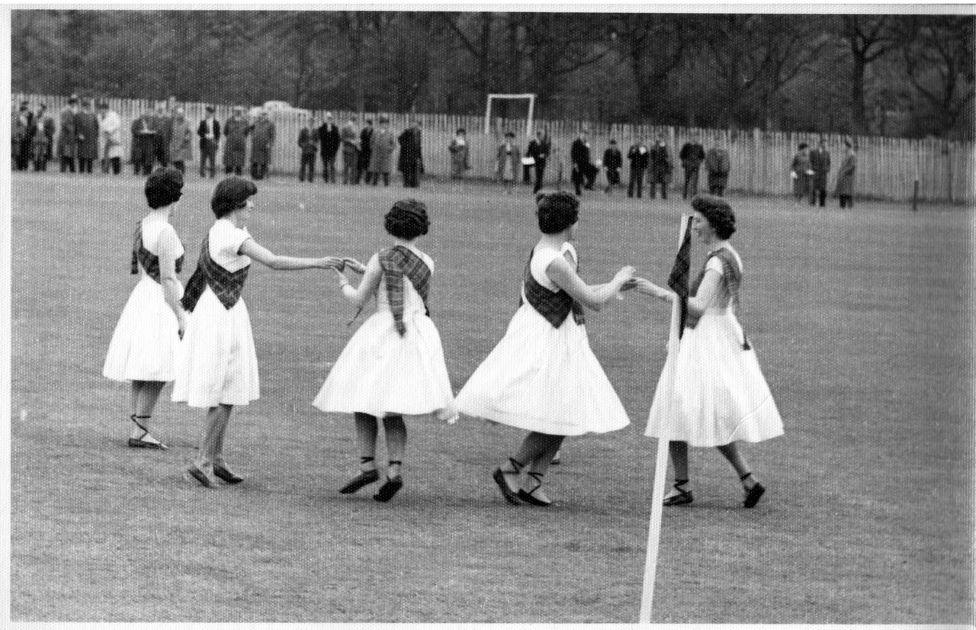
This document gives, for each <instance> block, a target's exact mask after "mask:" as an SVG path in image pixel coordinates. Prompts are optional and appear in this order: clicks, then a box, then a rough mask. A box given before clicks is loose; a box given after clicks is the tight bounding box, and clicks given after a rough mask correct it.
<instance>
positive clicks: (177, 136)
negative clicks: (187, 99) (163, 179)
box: [169, 107, 193, 173]
mask: <svg viewBox="0 0 976 630" xmlns="http://www.w3.org/2000/svg"><path fill="white" fill-rule="evenodd" d="M169 159H170V163H172V165H173V166H175V167H176V169H177V170H179V172H180V173H185V172H186V163H187V162H189V161H191V160H192V159H193V131H192V130H190V123H189V121H188V120H187V119H186V115H185V113H184V111H183V108H182V107H177V108H176V109H175V110H174V111H173V127H172V130H171V137H170V141H169Z"/></svg>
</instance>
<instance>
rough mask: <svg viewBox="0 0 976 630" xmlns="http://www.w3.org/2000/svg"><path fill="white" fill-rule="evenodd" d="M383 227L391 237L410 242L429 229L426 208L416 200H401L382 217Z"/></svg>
mask: <svg viewBox="0 0 976 630" xmlns="http://www.w3.org/2000/svg"><path fill="white" fill-rule="evenodd" d="M383 226H384V227H385V228H386V231H387V232H389V233H390V234H391V235H393V236H395V237H397V238H402V239H404V240H407V241H412V240H413V239H415V238H417V237H418V236H421V235H423V234H426V233H427V230H428V229H429V228H430V220H429V219H428V218H427V206H426V205H424V202H422V201H417V200H416V199H401V200H400V201H398V202H396V203H395V204H393V207H392V208H390V211H389V212H387V213H386V216H384V217H383Z"/></svg>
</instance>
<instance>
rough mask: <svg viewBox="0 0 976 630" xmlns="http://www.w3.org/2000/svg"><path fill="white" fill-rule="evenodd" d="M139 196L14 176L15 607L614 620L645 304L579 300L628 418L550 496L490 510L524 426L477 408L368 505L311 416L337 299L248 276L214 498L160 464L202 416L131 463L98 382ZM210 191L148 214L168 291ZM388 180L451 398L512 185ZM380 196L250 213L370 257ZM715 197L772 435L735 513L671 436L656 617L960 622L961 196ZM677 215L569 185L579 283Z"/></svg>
mask: <svg viewBox="0 0 976 630" xmlns="http://www.w3.org/2000/svg"><path fill="white" fill-rule="evenodd" d="M141 184H142V181H141V180H138V179H136V178H134V177H132V176H129V175H127V176H123V177H119V178H111V177H105V176H100V175H99V176H95V177H94V178H83V177H81V176H65V177H62V176H58V175H55V174H47V175H46V176H37V175H34V174H27V175H23V174H17V173H15V174H14V175H13V181H12V189H13V192H12V228H13V236H12V258H13V263H12V265H13V269H12V296H11V297H12V314H11V317H12V344H11V346H12V357H11V360H12V375H13V376H12V383H11V400H12V409H11V418H12V420H11V423H12V426H11V437H12V444H11V468H12V479H11V491H12V494H11V529H12V531H11V549H12V556H11V589H12V592H11V617H12V619H13V620H15V621H91V622H95V621H127V622H138V621H168V622H175V621H186V622H204V621H228V622H255V621H267V622H270V621H275V622H298V621H305V622H428V621H431V622H560V623H565V622H624V623H630V622H635V621H636V620H637V614H638V608H639V604H640V592H641V577H642V573H643V566H644V559H645V544H646V537H647V524H648V517H649V514H650V495H651V487H652V482H653V479H652V471H653V469H654V462H653V457H654V453H655V449H656V444H655V442H654V440H651V439H648V438H645V437H643V430H644V424H645V421H646V414H647V411H648V408H649V406H650V403H651V397H652V395H653V390H654V386H655V384H656V382H657V377H658V374H659V372H660V369H661V367H662V365H663V363H664V344H665V336H666V331H667V316H668V314H667V311H666V309H665V308H664V307H663V306H662V305H661V304H660V303H658V302H655V301H652V300H651V299H650V298H646V297H639V296H628V297H627V299H625V300H624V301H623V302H616V301H615V302H614V303H612V304H611V306H610V307H609V308H608V309H606V310H604V311H602V312H600V313H595V314H591V315H589V316H588V320H587V327H588V329H589V334H590V339H591V344H592V346H593V349H594V352H595V353H596V355H597V357H598V358H599V359H600V360H601V362H602V363H603V365H604V368H605V369H606V371H607V374H608V375H609V377H610V380H611V381H612V382H613V383H614V386H615V387H616V389H617V392H618V394H619V395H620V397H621V399H622V400H623V402H624V405H625V407H626V409H627V411H628V412H629V414H630V417H631V421H632V425H631V426H630V427H628V428H627V429H624V430H622V431H618V432H615V433H611V434H607V435H600V436H584V437H581V438H574V439H570V440H568V441H567V443H566V445H565V447H564V449H563V464H562V465H561V466H558V467H556V468H554V469H553V470H552V473H551V474H550V476H549V477H550V479H549V485H548V492H549V494H550V496H552V497H553V498H555V499H556V500H557V504H556V505H554V506H553V507H552V508H550V509H548V510H542V509H538V508H532V507H528V506H520V507H510V506H508V505H507V504H505V503H504V501H503V500H502V499H501V497H500V496H499V494H498V492H497V489H495V488H494V486H493V484H492V482H491V478H490V471H491V470H492V468H494V466H496V465H497V464H498V463H499V462H500V461H502V460H503V458H504V457H505V456H507V455H508V454H510V453H512V452H513V451H514V449H515V447H516V446H517V444H518V442H519V440H520V439H521V437H522V433H521V432H519V431H517V430H514V429H510V428H507V427H503V426H497V425H491V424H488V423H484V422H482V421H478V420H472V419H470V418H462V419H461V421H460V422H459V423H457V424H455V425H444V424H435V423H412V424H410V426H409V443H408V447H407V458H406V464H405V468H404V478H405V482H406V485H405V487H404V489H403V491H401V493H400V494H399V495H398V496H397V497H396V498H395V499H394V500H393V501H392V502H390V503H389V504H379V503H376V502H374V501H373V500H372V499H371V498H370V496H371V492H370V491H366V492H362V493H361V494H360V495H354V496H352V497H344V496H340V495H339V494H338V492H337V488H338V487H339V486H340V485H341V484H342V483H343V482H344V481H345V480H346V479H347V477H348V476H350V475H351V474H352V473H353V472H354V471H355V468H356V465H357V461H358V459H357V452H356V448H355V445H354V434H353V427H352V421H351V419H350V418H349V417H347V416H342V415H338V414H333V415H329V414H322V413H320V412H318V411H317V410H315V409H314V408H312V407H311V400H312V398H313V396H314V395H315V393H316V392H317V391H318V388H319V386H320V385H321V383H322V381H323V380H324V379H325V376H326V373H327V370H328V366H329V365H330V362H331V361H333V360H334V359H335V357H336V356H337V355H338V353H339V351H340V350H341V348H342V346H343V344H344V343H345V341H346V340H347V339H348V338H349V336H350V335H351V333H352V331H353V330H354V326H353V327H351V328H350V327H347V326H346V322H347V321H348V320H349V318H350V317H351V316H352V309H351V307H349V306H348V304H346V303H345V302H344V301H342V300H341V298H340V294H339V292H338V290H337V289H336V282H335V280H334V277H333V276H332V275H331V272H329V273H325V272H315V271H303V272H293V273H286V272H273V271H270V270H268V269H266V268H263V267H260V266H256V268H255V269H254V270H253V271H252V273H251V276H250V278H249V279H248V284H247V286H246V288H245V293H244V297H245V300H246V301H247V303H248V307H249V309H250V311H251V318H252V323H253V326H254V334H255V340H256V343H257V352H258V360H259V363H260V366H261V379H262V383H261V391H262V396H261V399H260V400H258V401H256V402H255V403H254V404H252V405H250V406H248V407H242V408H238V409H235V411H234V416H233V418H232V421H231V426H230V429H229V431H228V438H227V457H228V461H229V462H230V464H231V465H232V466H234V468H235V469H236V470H238V471H239V472H241V473H242V474H244V476H245V477H246V478H247V480H246V481H245V482H244V483H243V484H242V485H241V486H238V487H233V488H230V487H224V488H221V489H219V490H216V491H207V490H204V489H202V488H200V487H199V486H196V485H191V484H190V483H188V482H187V481H185V480H184V479H183V478H182V471H183V469H184V468H185V464H186V463H187V462H188V461H189V460H190V459H191V457H192V456H193V453H194V448H195V445H196V443H197V441H198V439H199V437H200V434H201V432H202V425H203V422H202V413H201V412H200V411H199V410H193V409H189V408H187V407H186V406H176V405H174V404H173V403H170V402H169V398H168V397H169V393H170V387H167V388H166V389H165V390H164V394H163V397H162V398H161V400H160V403H159V405H158V407H157V411H156V415H155V418H154V422H153V426H154V427H155V431H154V432H155V433H156V434H157V435H158V436H159V437H160V438H162V439H163V440H164V441H167V442H168V443H169V444H170V445H171V449H170V450H169V451H167V452H164V453H159V452H140V451H134V450H130V449H127V448H126V447H125V438H126V437H128V432H129V425H128V420H127V416H128V407H129V402H128V387H127V386H126V385H123V384H120V383H114V382H111V381H108V380H106V379H104V378H102V377H101V375H100V374H101V366H102V361H103V360H104V356H105V351H106V349H107V345H108V341H109V338H110V336H111V333H112V329H113V327H114V325H115V322H116V320H117V318H118V315H119V313H120V312H121V308H122V305H123V304H124V302H125V300H126V298H127V295H128V292H129V291H130V290H131V288H132V286H133V284H134V278H133V277H132V276H130V275H129V269H128V267H129V251H128V248H129V246H130V242H131V241H130V239H131V234H132V230H133V229H134V227H135V224H136V222H137V221H138V219H139V218H140V217H141V216H142V214H143V211H144V208H145V201H144V197H143V196H142V188H141ZM211 191H212V182H210V181H200V180H198V179H197V178H196V176H195V175H191V176H190V177H189V181H188V184H187V187H186V189H185V192H184V197H183V200H182V202H181V205H180V207H179V209H178V211H177V214H176V215H175V216H174V219H173V223H174V225H175V226H176V228H177V231H178V232H179V234H180V235H181V237H182V238H183V240H184V243H185V245H186V248H187V262H188V265H187V270H186V271H184V274H183V278H184V280H185V279H186V278H188V277H189V273H190V271H192V269H193V267H194V265H195V260H196V255H197V252H198V250H199V243H200V240H201V239H202V237H203V234H204V232H205V230H206V228H207V227H208V226H209V224H210V223H211V221H212V214H211V213H210V210H209V196H210V193H211ZM409 194H410V195H412V196H417V197H419V198H421V199H423V200H424V201H426V202H427V204H428V207H429V209H430V211H431V217H432V221H433V225H432V230H431V233H430V234H429V235H428V236H427V237H425V238H424V239H423V240H422V241H421V242H420V243H419V244H420V246H421V247H422V248H424V249H425V250H426V251H428V252H430V253H431V255H432V256H433V257H434V258H435V260H436V261H437V269H436V272H435V275H434V284H433V289H432V294H431V312H432V317H433V318H434V320H435V322H436V323H437V325H438V327H439V329H440V332H441V336H442V338H443V340H444V347H445V352H446V358H447V363H448V369H449V371H450V374H451V378H452V382H453V384H454V387H455V390H457V389H459V388H460V387H461V385H462V384H463V383H464V381H465V379H466V378H467V377H468V375H469V374H470V373H471V372H472V371H473V370H474V369H475V367H476V366H477V365H478V363H479V362H480V360H481V359H482V358H484V356H485V355H486V354H487V353H488V352H489V350H490V349H491V348H492V347H493V345H494V344H495V342H497V340H498V339H499V338H500V336H501V335H502V333H503V332H504V329H505V326H506V324H507V321H508V319H509V317H510V316H511V314H512V313H513V311H514V308H515V304H516V299H517V293H518V283H519V279H520V277H521V271H522V267H523V265H524V263H525V259H526V257H527V255H528V252H529V249H530V247H531V246H532V244H533V243H534V240H535V238H536V234H537V232H536V227H535V221H534V215H533V203H532V196H531V195H530V194H529V192H528V191H527V190H526V189H520V191H519V193H518V194H517V195H514V196H513V195H506V194H505V193H504V191H503V190H501V189H499V188H496V187H492V186H485V185H481V184H474V183H472V184H467V185H465V186H464V187H457V186H454V185H451V184H448V183H444V182H425V183H424V184H423V188H421V189H420V190H417V191H411V192H410V193H409ZM401 196H407V192H406V191H405V190H404V189H402V188H399V187H397V186H391V187H390V188H383V187H379V188H372V187H355V188H354V187H338V186H332V185H325V184H322V183H318V182H317V183H315V184H312V185H310V184H302V185H299V184H298V183H297V182H293V181H292V180H287V181H286V180H284V179H273V180H271V181H268V182H261V183H259V193H258V196H257V197H256V203H257V210H256V212H255V213H254V214H253V217H252V221H251V224H250V230H251V232H252V234H254V235H255V237H256V238H257V240H258V241H259V242H261V243H262V244H264V245H266V246H268V247H270V248H271V249H272V250H273V251H275V252H277V253H287V254H295V255H326V254H329V255H349V256H355V257H357V258H360V259H363V260H365V259H366V258H367V257H368V256H369V254H370V253H372V252H373V251H375V250H376V249H378V248H379V247H381V246H382V245H383V244H384V243H385V242H386V238H385V235H384V233H383V230H382V220H381V217H382V214H383V213H384V212H385V210H386V209H387V208H388V207H389V206H390V204H391V201H392V200H394V199H396V198H398V197H401ZM732 200H733V203H734V207H735V209H736V213H737V216H738V219H739V232H738V233H737V234H736V235H735V237H734V241H735V243H736V246H737V248H738V250H739V251H740V253H741V254H742V256H743V258H744V262H745V279H744V285H743V295H742V298H743V304H742V310H741V313H740V318H741V320H742V322H743V325H744V327H745V329H746V331H747V332H748V334H749V337H750V339H751V340H752V342H753V345H754V347H755V348H756V351H757V353H758V356H759V360H760V363H761V365H762V366H763V370H764V372H765V375H766V378H767V380H768V382H769V384H770V387H771V389H772V391H773V394H774V396H775V397H776V400H777V404H778V406H779V409H780V411H781V413H782V415H783V418H784V423H785V426H786V434H785V436H783V437H780V438H777V439H775V440H771V441H769V442H765V443H762V444H760V445H756V446H747V447H746V448H745V450H746V453H747V455H748V456H749V457H750V459H751V460H752V463H753V465H754V466H755V467H756V469H757V470H758V472H759V473H761V475H762V477H763V479H764V481H765V483H766V485H767V487H768V488H769V490H768V493H767V495H766V497H765V498H764V499H763V501H762V502H761V503H760V504H759V506H758V507H757V508H756V509H755V510H743V509H742V508H741V507H740V501H741V496H740V490H739V487H738V483H737V480H736V479H735V477H734V475H733V473H732V471H731V469H730V468H729V467H728V466H727V464H726V463H725V462H724V460H722V459H721V458H720V456H719V455H718V454H717V453H716V452H715V451H714V450H701V449H695V450H693V451H692V473H693V475H694V478H695V484H696V490H695V493H696V497H697V500H696V502H695V503H694V504H693V506H690V507H688V508H673V509H668V510H666V511H665V513H664V519H663V530H662V538H661V555H660V559H659V567H658V581H657V588H656V591H655V600H654V603H655V607H654V621H655V622H660V623H737V624H738V623H813V624H825V623H844V624H848V623H858V624H862V623H885V624H916V623H952V624H964V623H972V622H973V604H972V593H973V555H972V550H973V545H972V542H973V526H974V514H973V507H974V506H973V491H974V486H973V453H974V449H973V445H974V431H973V366H972V352H973V344H972V341H973V340H972V314H973V299H972V289H973V284H972V263H973V261H972V254H971V251H972V242H971V239H972V222H973V215H972V212H971V210H970V209H967V208H960V207H923V208H921V209H920V211H919V212H917V213H912V212H911V210H910V208H907V207H903V206H894V205H890V204H880V203H863V204H859V205H858V206H856V207H855V209H854V210H853V211H841V210H839V209H838V208H837V207H836V206H833V207H829V208H827V209H823V210H821V209H813V208H810V207H809V206H807V205H805V204H804V205H794V204H793V202H792V200H787V199H759V198H741V197H735V196H733V198H732ZM300 204H304V206H305V209H302V208H301V206H300ZM683 208H684V206H683V205H682V202H681V201H680V199H678V200H674V199H671V200H668V201H667V202H664V201H661V200H657V201H649V200H647V199H644V200H631V199H627V198H626V197H625V196H624V195H622V194H617V195H614V196H611V197H607V196H605V195H603V194H602V193H589V194H588V195H587V196H585V197H584V200H583V206H582V214H581V223H580V229H579V243H578V247H579V251H580V255H581V264H582V270H583V275H584V277H585V278H587V279H589V280H591V281H600V280H605V279H609V277H610V276H611V274H612V273H613V272H614V271H615V270H616V269H617V268H618V267H619V266H620V265H623V264H633V265H635V266H637V268H638V271H639V272H640V273H642V274H643V275H646V276H648V277H651V278H654V279H657V280H658V281H661V282H663V281H664V279H665V278H666V275H667V272H668V270H669V269H670V264H671V260H672V258H673V254H674V245H675V244H674V241H675V238H676V230H677V225H678V217H679V215H680V213H681V211H682V210H683ZM697 253H699V254H700V252H697ZM698 264H700V262H699V259H698V258H697V257H696V259H695V261H694V262H693V265H694V266H695V267H696V268H697V265H698ZM360 321H362V318H360ZM378 459H384V457H383V453H382V452H381V453H380V457H379V458H378Z"/></svg>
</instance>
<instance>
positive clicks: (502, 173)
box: [495, 131, 522, 193]
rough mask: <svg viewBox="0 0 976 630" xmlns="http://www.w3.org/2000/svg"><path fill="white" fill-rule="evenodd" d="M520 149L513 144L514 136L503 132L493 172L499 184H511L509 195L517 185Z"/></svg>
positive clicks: (509, 132)
mask: <svg viewBox="0 0 976 630" xmlns="http://www.w3.org/2000/svg"><path fill="white" fill-rule="evenodd" d="M520 155H521V148H520V147H519V146H518V145H517V144H515V134H514V133H512V132H511V131H506V132H505V141H504V142H502V143H501V144H500V145H498V153H497V155H496V161H495V170H496V177H497V179H498V181H499V182H506V181H508V182H511V185H510V187H509V189H508V192H509V193H511V192H512V191H513V190H514V189H515V184H516V183H518V177H519V165H520V164H521V163H522V158H521V157H520Z"/></svg>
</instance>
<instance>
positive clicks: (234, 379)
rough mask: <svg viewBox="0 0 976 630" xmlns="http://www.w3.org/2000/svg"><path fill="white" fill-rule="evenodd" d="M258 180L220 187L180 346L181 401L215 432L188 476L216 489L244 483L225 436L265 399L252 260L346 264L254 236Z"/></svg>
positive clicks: (186, 300)
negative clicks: (246, 292)
mask: <svg viewBox="0 0 976 630" xmlns="http://www.w3.org/2000/svg"><path fill="white" fill-rule="evenodd" d="M257 191H258V189H257V186H255V185H254V183H253V182H251V181H248V180H246V179H242V178H240V177H228V178H227V179H225V180H223V181H221V182H220V183H219V184H217V187H216V188H215V189H214V194H213V198H212V200H211V202H210V206H211V208H212V209H213V212H214V215H216V217H217V220H216V221H215V222H214V224H213V227H211V228H210V230H209V232H208V233H207V236H206V237H205V238H204V239H203V246H202V247H201V249H200V258H199V260H198V262H197V269H196V271H194V272H193V276H192V277H191V278H190V281H189V282H188V283H187V286H186V293H185V295H184V296H183V300H182V302H183V306H184V308H186V310H188V311H191V315H190V317H189V321H188V323H187V327H186V333H185V334H184V336H183V343H182V344H181V347H180V353H179V354H180V356H179V360H178V367H177V373H176V381H175V383H174V384H173V400H174V401H178V402H180V401H182V402H186V403H187V404H189V405H190V406H191V407H203V408H205V409H207V430H206V432H205V434H204V436H203V441H202V443H201V444H200V450H199V453H198V454H197V458H196V460H195V461H194V463H193V465H192V466H190V468H189V469H188V470H187V473H188V474H189V475H190V476H191V477H192V478H193V479H195V480H197V481H198V482H199V483H200V484H201V485H203V486H204V487H207V488H212V487H213V486H214V485H215V483H214V480H213V478H212V477H211V473H212V474H213V475H215V476H217V477H218V478H220V479H221V480H223V481H225V482H226V483H240V482H241V481H243V478H241V477H239V476H238V475H237V474H235V473H233V472H232V471H231V470H230V469H229V468H228V467H227V464H226V463H225V462H224V455H223V449H224V433H225V432H226V430H227V424H228V423H229V422H230V412H231V410H232V409H233V408H234V405H246V404H248V403H249V402H251V401H252V400H256V399H257V398H258V361H257V356H256V355H255V352H254V338H253V336H252V334H251V318H250V316H249V315H248V312H247V306H246V305H245V304H244V300H243V299H241V289H243V288H244V280H245V279H246V278H247V273H248V270H249V269H250V265H251V261H252V260H256V261H257V262H259V263H261V264H263V265H266V266H268V267H271V268H272V269H283V270H293V269H310V268H319V269H329V268H331V267H335V266H341V265H342V260H341V259H338V258H332V257H325V258H292V257H289V256H278V255H276V254H273V253H271V252H270V251H268V250H267V249H265V248H264V247H262V246H261V245H259V244H258V243H257V242H256V241H255V240H254V238H252V237H251V234H250V233H249V232H248V231H247V221H248V219H249V218H250V216H251V212H252V211H253V209H254V203H253V202H252V201H251V199H250V198H251V197H252V196H253V195H254V194H256V193H257Z"/></svg>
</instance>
